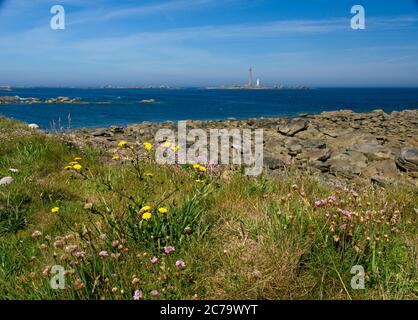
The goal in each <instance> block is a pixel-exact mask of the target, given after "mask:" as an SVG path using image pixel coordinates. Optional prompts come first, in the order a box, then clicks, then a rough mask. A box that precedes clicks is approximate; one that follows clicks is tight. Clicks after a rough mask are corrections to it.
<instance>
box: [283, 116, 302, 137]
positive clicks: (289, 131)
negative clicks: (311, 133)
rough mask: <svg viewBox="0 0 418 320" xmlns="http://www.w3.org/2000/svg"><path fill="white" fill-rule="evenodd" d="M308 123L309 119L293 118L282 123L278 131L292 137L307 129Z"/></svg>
mask: <svg viewBox="0 0 418 320" xmlns="http://www.w3.org/2000/svg"><path fill="white" fill-rule="evenodd" d="M308 123H309V122H308V120H307V119H301V118H293V119H290V120H288V121H287V122H285V123H282V124H280V125H279V128H278V131H279V132H280V133H281V134H284V135H286V136H289V137H292V136H294V135H295V134H296V133H298V132H300V131H303V130H306V128H307V127H308Z"/></svg>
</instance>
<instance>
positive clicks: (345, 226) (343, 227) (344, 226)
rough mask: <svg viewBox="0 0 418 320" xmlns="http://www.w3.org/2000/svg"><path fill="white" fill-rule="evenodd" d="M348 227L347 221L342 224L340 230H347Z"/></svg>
mask: <svg viewBox="0 0 418 320" xmlns="http://www.w3.org/2000/svg"><path fill="white" fill-rule="evenodd" d="M346 229H347V224H346V223H344V224H342V225H340V230H341V231H345V230H346Z"/></svg>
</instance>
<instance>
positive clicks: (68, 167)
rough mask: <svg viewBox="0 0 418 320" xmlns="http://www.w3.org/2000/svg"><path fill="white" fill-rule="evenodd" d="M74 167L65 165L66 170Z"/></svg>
mask: <svg viewBox="0 0 418 320" xmlns="http://www.w3.org/2000/svg"><path fill="white" fill-rule="evenodd" d="M72 168H73V166H65V167H64V170H70V169H72Z"/></svg>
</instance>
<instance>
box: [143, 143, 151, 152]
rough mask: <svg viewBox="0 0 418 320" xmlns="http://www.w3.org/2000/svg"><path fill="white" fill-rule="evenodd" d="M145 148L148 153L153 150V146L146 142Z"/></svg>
mask: <svg viewBox="0 0 418 320" xmlns="http://www.w3.org/2000/svg"><path fill="white" fill-rule="evenodd" d="M144 148H145V150H147V151H150V150H151V149H152V144H151V143H149V142H144Z"/></svg>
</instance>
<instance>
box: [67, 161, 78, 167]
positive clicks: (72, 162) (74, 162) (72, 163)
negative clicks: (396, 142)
mask: <svg viewBox="0 0 418 320" xmlns="http://www.w3.org/2000/svg"><path fill="white" fill-rule="evenodd" d="M68 164H69V165H70V166H74V165H76V164H78V162H77V161H71V162H70V163H68Z"/></svg>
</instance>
